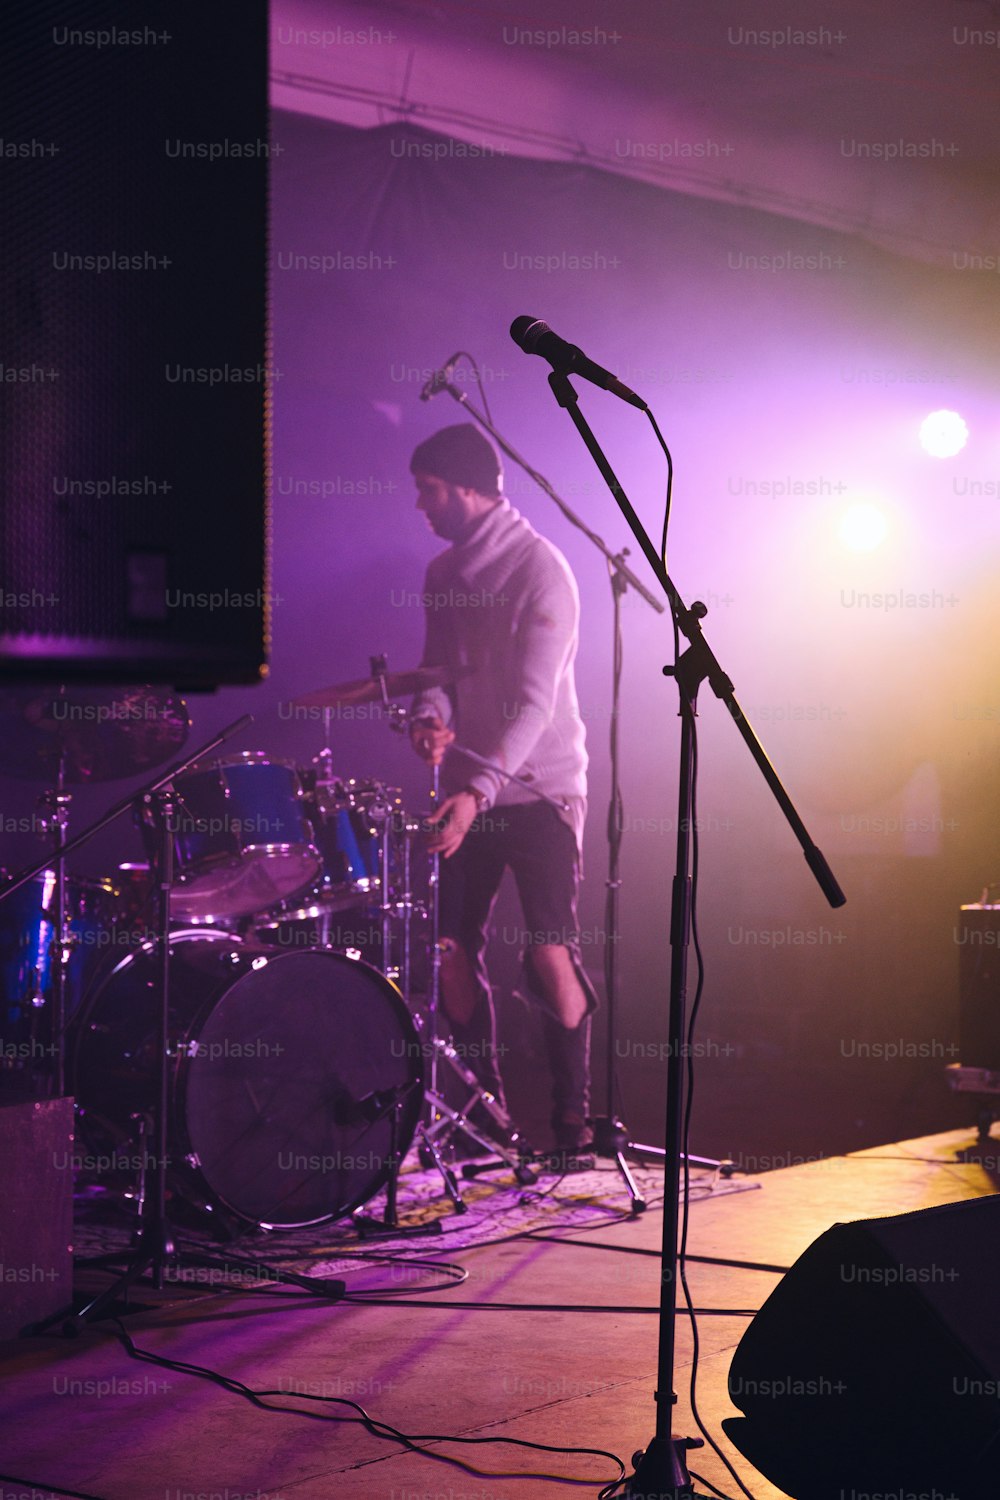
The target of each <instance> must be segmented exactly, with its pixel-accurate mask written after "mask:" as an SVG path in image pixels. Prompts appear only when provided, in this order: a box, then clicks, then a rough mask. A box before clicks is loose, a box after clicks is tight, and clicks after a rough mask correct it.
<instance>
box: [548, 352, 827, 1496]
mask: <svg viewBox="0 0 1000 1500" xmlns="http://www.w3.org/2000/svg"><path fill="white" fill-rule="evenodd" d="M549 385H550V386H551V388H552V393H553V395H554V396H555V398H556V401H557V402H558V404H559V405H560V406H561V407H563V408H564V409H565V410H566V411H567V412H568V413H569V415H570V418H571V420H572V422H573V424H574V426H575V427H576V429H577V432H578V433H579V434H580V437H581V438H582V440H583V442H584V444H585V446H586V448H587V450H588V452H589V453H590V455H591V457H592V458H593V460H594V462H595V464H596V465H597V467H598V469H599V470H600V472H601V475H602V476H603V478H604V480H605V482H606V484H607V485H608V488H609V489H610V491H611V493H612V495H613V496H614V499H615V501H616V502H617V504H618V508H619V510H620V511H621V513H622V515H623V516H624V517H625V520H626V521H627V522H628V525H629V528H630V530H631V532H632V534H633V536H634V537H635V539H636V541H637V542H638V544H639V546H640V547H641V548H642V551H643V555H644V556H645V558H646V560H647V562H648V563H649V565H650V567H651V568H652V569H653V573H654V575H655V577H656V578H657V580H658V581H659V583H660V586H661V587H662V589H663V591H664V593H665V594H666V596H667V599H668V601H669V604H670V609H671V613H672V615H673V618H674V620H675V621H676V623H677V626H678V629H679V630H680V631H681V632H682V633H683V634H684V636H685V637H686V639H687V641H688V646H687V648H686V649H685V650H684V651H683V652H682V653H681V655H680V657H679V658H678V661H677V663H676V665H675V666H674V667H672V668H664V672H665V674H667V675H672V676H673V677H674V679H675V681H676V683H677V689H678V694H679V697H680V712H679V716H680V720H681V745H680V749H681V754H680V775H679V788H678V805H677V862H676V869H675V873H674V881H673V894H672V900H671V915H670V950H671V959H670V1011H669V1023H668V1048H667V1053H668V1061H667V1107H666V1142H665V1156H664V1184H663V1244H662V1251H661V1273H660V1314H659V1344H658V1358H657V1379H656V1390H655V1392H654V1401H655V1404H656V1426H655V1433H654V1436H653V1438H652V1439H651V1440H650V1442H649V1444H648V1446H647V1447H646V1448H645V1450H642V1451H640V1452H639V1453H638V1454H637V1455H636V1457H635V1460H634V1462H635V1472H634V1473H633V1474H632V1475H630V1476H629V1477H628V1478H627V1479H626V1481H625V1486H626V1487H625V1490H624V1491H623V1494H624V1496H626V1497H627V1500H694V1491H693V1490H692V1487H691V1479H690V1476H689V1474H688V1469H687V1450H688V1448H692V1447H700V1446H701V1440H700V1439H698V1438H677V1437H674V1436H673V1431H672V1415H673V1407H674V1405H675V1404H676V1401H677V1397H676V1395H675V1393H674V1388H673V1385H674V1344H675V1324H676V1317H677V1307H676V1300H677V1299H676V1285H677V1269H678V1261H679V1256H678V1230H679V1226H680V1203H679V1196H680V1181H681V1148H682V1146H683V1092H684V1070H683V1067H682V1057H681V1051H682V1046H683V1041H684V1034H685V1009H686V1000H687V954H688V946H689V943H690V936H691V897H692V875H691V868H692V867H691V854H692V840H691V827H692V814H693V809H694V721H695V718H696V715H697V700H698V688H699V686H700V684H701V683H702V682H703V681H705V680H707V681H708V684H709V686H710V687H711V689H712V691H713V692H714V693H715V695H716V697H718V698H720V699H721V700H722V702H723V703H724V704H725V706H726V708H727V709H728V711H729V714H730V716H731V717H732V719H733V722H734V723H735V724H736V727H737V728H738V730H739V732H740V734H741V735H742V736H743V740H744V742H745V744H746V746H747V749H748V750H749V751H750V753H751V755H752V756H753V758H754V760H755V761H756V763H757V766H758V767H759V769H760V772H761V774H762V776H763V777H764V780H765V781H766V782H767V784H768V786H769V787H770V789H771V791H772V793H773V794H774V797H775V800H776V801H777V803H778V806H779V807H780V808H781V810H782V812H783V813H784V815H785V817H786V819H787V821H788V823H789V825H790V827H791V829H792V832H793V833H794V834H795V837H796V838H797V839H798V841H799V844H800V845H801V847H802V851H803V853H804V855H805V859H806V863H807V864H808V866H809V868H810V870H811V871H812V873H813V875H814V877H815V879H816V881H817V883H818V884H819V886H820V889H821V890H822V892H823V894H824V896H825V897H826V899H827V901H828V902H829V904H830V905H831V906H833V907H837V906H842V905H843V904H844V901H845V900H846V897H845V896H844V893H843V891H842V890H841V889H840V886H839V885H838V884H837V881H836V879H835V878H834V876H833V873H832V871H831V870H830V867H829V865H828V864H827V862H826V860H825V858H824V857H823V854H822V853H821V851H820V850H819V849H818V848H817V846H816V845H815V844H814V843H813V841H812V839H811V838H810V836H809V833H808V830H807V829H806V827H805V824H804V823H803V822H802V819H801V818H800V817H799V815H798V812H797V811H796V809H795V807H794V805H793V803H792V801H791V799H790V798H789V796H788V794H787V792H786V791H785V789H784V787H783V786H782V784H781V781H780V780H779V778H778V774H777V772H776V771H775V769H774V767H773V766H772V765H771V763H770V761H769V760H768V758H767V755H766V754H765V752H764V748H763V746H762V745H761V743H760V741H759V740H758V738H757V736H756V734H755V733H754V731H753V729H752V728H751V726H750V724H749V723H748V722H747V719H746V717H745V715H744V713H743V711H742V709H741V708H740V706H739V704H738V703H737V701H736V697H735V694H734V691H733V684H732V683H731V681H730V680H729V678H728V677H727V676H726V674H725V673H724V672H723V670H722V668H721V666H720V665H719V662H718V661H717V659H716V657H715V656H714V654H713V652H712V650H711V648H710V647H709V645H708V642H707V641H706V640H705V637H704V635H703V633H702V629H701V622H702V620H703V619H704V618H705V616H706V615H707V613H708V611H707V609H706V608H705V605H704V604H702V603H701V602H700V601H698V600H696V601H695V603H694V604H693V605H692V606H691V608H690V609H688V608H687V607H686V606H685V604H684V602H683V600H682V599H681V597H680V595H679V594H678V593H677V590H676V589H675V588H674V585H673V583H672V581H671V579H670V577H669V575H668V573H667V571H666V568H665V567H664V565H663V562H662V560H661V558H660V557H659V555H658V553H657V552H656V549H655V548H654V547H653V544H652V542H651V541H650V539H649V537H648V536H647V535H646V532H645V531H644V530H643V527H642V525H641V523H640V521H639V518H638V516H637V515H636V513H635V511H634V510H633V508H632V505H631V503H630V501H629V499H628V496H627V495H626V493H625V491H624V490H623V489H622V487H621V485H620V484H619V482H618V479H617V477H616V476H615V473H614V471H613V469H612V468H611V465H610V464H609V463H608V461H607V459H606V458H605V456H604V453H603V452H602V450H601V448H600V445H599V444H598V442H597V439H596V438H595V437H594V434H593V432H592V431H591V429H590V427H589V425H588V423H587V420H586V418H585V417H584V416H583V414H582V412H581V411H580V409H579V406H578V404H577V393H576V391H575V390H574V388H573V386H572V385H571V384H570V382H569V379H568V375H567V372H566V371H565V370H553V371H552V373H551V375H550V376H549ZM651 420H652V419H651Z"/></svg>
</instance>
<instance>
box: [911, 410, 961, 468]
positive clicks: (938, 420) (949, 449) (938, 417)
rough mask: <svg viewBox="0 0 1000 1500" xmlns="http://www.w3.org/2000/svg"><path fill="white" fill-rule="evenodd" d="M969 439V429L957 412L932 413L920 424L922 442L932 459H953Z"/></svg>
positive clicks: (942, 411)
mask: <svg viewBox="0 0 1000 1500" xmlns="http://www.w3.org/2000/svg"><path fill="white" fill-rule="evenodd" d="M968 439H969V429H968V427H967V426H966V424H965V421H964V419H963V418H962V417H960V416H959V415H958V412H957V411H948V410H946V409H943V410H941V411H932V412H931V414H930V416H928V417H925V418H924V420H923V421H922V422H921V424H920V441H921V443H922V444H923V446H924V448H925V449H926V451H927V452H928V453H929V454H930V455H931V457H932V458H952V457H953V456H954V455H955V454H956V453H960V452H961V451H962V449H963V448H964V447H965V445H966V443H967V442H968Z"/></svg>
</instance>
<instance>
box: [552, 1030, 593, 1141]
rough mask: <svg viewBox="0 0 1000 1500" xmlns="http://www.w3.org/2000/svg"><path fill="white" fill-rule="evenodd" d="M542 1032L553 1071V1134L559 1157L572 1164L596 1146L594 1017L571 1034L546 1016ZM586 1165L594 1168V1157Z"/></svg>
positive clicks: (571, 1031)
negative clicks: (592, 1108)
mask: <svg viewBox="0 0 1000 1500" xmlns="http://www.w3.org/2000/svg"><path fill="white" fill-rule="evenodd" d="M542 1030H543V1033H544V1036H545V1049H546V1051H547V1053H548V1057H549V1067H550V1068H551V1070H552V1130H553V1133H554V1134H555V1138H556V1146H557V1148H558V1153H559V1155H560V1156H561V1157H565V1159H566V1160H567V1162H568V1161H570V1160H571V1159H572V1158H573V1157H578V1156H580V1154H581V1153H586V1152H588V1151H589V1148H590V1147H591V1146H592V1145H593V1142H594V1133H593V1131H592V1130H591V1128H590V1123H589V1115H590V1016H589V1015H587V1016H584V1018H583V1020H582V1021H581V1022H580V1023H579V1025H577V1026H574V1027H573V1029H572V1030H570V1029H569V1028H567V1027H566V1026H562V1025H560V1023H559V1022H558V1021H557V1020H555V1018H554V1017H553V1016H550V1015H548V1014H545V1015H544V1016H543V1020H542ZM580 1165H584V1162H583V1161H581V1162H580ZM586 1165H587V1166H593V1158H592V1157H590V1158H589V1159H587V1160H586ZM567 1170H572V1167H567Z"/></svg>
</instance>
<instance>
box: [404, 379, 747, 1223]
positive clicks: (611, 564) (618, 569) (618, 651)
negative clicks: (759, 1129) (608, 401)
mask: <svg viewBox="0 0 1000 1500" xmlns="http://www.w3.org/2000/svg"><path fill="white" fill-rule="evenodd" d="M437 390H445V391H447V392H448V394H449V396H451V398H452V399H453V400H454V401H457V402H458V404H459V406H462V407H464V408H465V410H466V411H467V412H468V413H469V415H470V416H471V417H473V418H474V419H475V420H476V421H477V422H478V423H479V425H480V427H482V428H484V429H485V431H486V432H488V433H489V435H490V437H491V438H492V439H493V441H494V442H495V443H496V444H497V446H498V447H500V448H502V450H503V451H504V453H506V454H507V456H508V457H509V458H512V459H513V460H514V462H515V463H516V464H517V466H518V467H519V468H520V469H523V470H524V472H525V473H526V474H527V475H528V477H529V478H530V479H533V480H534V482H535V483H536V484H537V485H538V486H539V488H540V489H542V490H544V492H545V494H546V495H548V497H549V499H550V500H552V501H554V502H555V504H556V505H557V506H558V507H559V509H560V510H561V511H562V513H563V515H564V516H565V517H566V519H567V521H569V523H570V525H571V526H575V527H576V529H577V531H582V532H583V534H584V536H585V537H586V538H587V540H588V541H589V542H590V543H591V544H592V545H593V546H594V547H596V548H597V550H598V552H600V553H601V555H602V557H603V558H604V560H605V562H606V563H607V566H608V577H609V579H610V583H611V597H612V604H613V619H612V662H613V667H612V693H611V732H610V743H611V794H610V800H609V804H608V825H607V842H608V879H607V902H606V906H605V924H604V925H605V934H604V942H605V959H604V987H605V996H606V999H607V1013H608V1024H607V1055H606V1059H605V1064H606V1066H605V1092H604V1108H605V1112H604V1114H603V1115H592V1116H591V1118H590V1124H591V1126H592V1127H593V1131H594V1145H593V1150H594V1152H595V1153H596V1154H597V1155H598V1156H602V1157H605V1158H607V1160H609V1161H612V1162H614V1164H615V1166H616V1167H617V1169H618V1172H619V1175H620V1176H621V1179H622V1181H623V1183H624V1184H625V1189H626V1191H627V1193H628V1196H629V1204H630V1209H631V1213H632V1216H633V1217H635V1216H636V1215H637V1214H641V1213H644V1212H645V1209H646V1200H645V1198H644V1197H643V1196H642V1193H641V1192H640V1190H639V1187H638V1185H637V1183H636V1181H635V1178H634V1177H633V1176H632V1172H631V1169H630V1167H629V1164H628V1161H627V1160H626V1157H625V1153H626V1151H629V1152H633V1153H635V1154H636V1155H638V1156H644V1157H653V1158H655V1159H656V1160H657V1161H660V1162H662V1161H663V1159H664V1155H665V1152H664V1148H663V1147H662V1146H651V1145H647V1144H646V1143H645V1142H642V1141H633V1140H632V1139H631V1138H630V1131H629V1129H628V1126H627V1125H625V1124H624V1123H623V1122H622V1120H621V1119H620V1118H619V1117H618V1113H617V1110H616V1108H615V1095H616V1093H617V1074H616V1070H615V1049H616V1046H617V1040H618V1038H617V1025H618V941H619V936H620V934H619V931H618V922H619V906H620V897H621V874H620V857H621V844H622V831H623V830H622V826H621V812H622V799H621V786H620V782H619V757H618V724H619V716H620V693H621V673H622V656H623V648H622V621H621V601H622V597H623V595H624V594H625V593H626V591H627V590H628V589H629V588H631V589H632V591H633V592H634V593H636V594H638V595H639V597H640V598H641V599H643V600H645V602H646V603H647V604H648V605H649V606H650V608H651V609H653V610H655V611H656V613H657V614H663V613H664V612H665V606H664V605H663V604H661V603H660V601H659V599H657V598H656V596H655V595H654V594H652V593H650V591H649V589H647V588H646V586H645V584H644V583H642V581H641V580H640V579H639V578H637V577H636V575H635V573H634V572H633V571H632V569H631V568H630V567H629V566H628V564H627V562H626V560H625V559H626V558H627V557H628V555H629V554H628V548H627V547H626V548H624V549H623V550H622V551H621V552H619V553H614V552H612V551H611V548H610V547H609V546H608V544H607V543H606V542H605V541H604V539H603V537H600V536H598V534H597V532H596V531H594V530H592V529H591V527H589V526H588V525H587V524H586V522H585V521H584V520H582V518H581V517H580V516H578V515H577V514H576V512H575V511H574V510H573V509H572V508H571V507H570V506H569V505H567V503H566V501H565V500H563V498H562V496H561V495H559V494H557V493H556V491H555V489H554V488H553V487H552V485H551V484H550V483H549V481H548V480H547V479H546V478H545V475H544V474H539V473H538V471H537V470H536V469H533V468H532V467H531V465H530V464H529V463H528V461H527V459H525V458H523V457H522V455H521V454H520V453H518V451H517V449H516V448H514V447H512V446H511V444H510V443H508V442H507V441H506V439H505V438H503V437H502V436H501V435H500V433H499V432H498V431H497V430H496V428H495V427H494V426H493V424H492V422H490V421H488V420H487V418H486V417H484V416H483V414H482V413H481V412H479V411H477V410H476V408H475V407H474V406H473V404H472V402H471V401H470V400H469V397H468V395H467V393H466V392H465V391H460V390H459V389H458V388H457V386H454V385H452V383H451V382H450V381H449V380H447V379H442V380H441V381H440V382H439V384H438V386H437ZM569 390H570V391H571V392H572V390H573V388H572V386H569ZM431 394H436V391H434V392H431ZM574 396H575V393H574ZM591 451H592V452H593V449H592V450H591ZM609 472H610V471H609ZM605 477H607V476H605ZM616 482H617V481H616ZM633 529H634V528H633ZM588 1149H589V1148H588ZM687 1160H688V1163H689V1165H691V1166H694V1167H700V1168H705V1169H706V1170H709V1171H713V1172H717V1171H721V1172H722V1173H723V1174H724V1175H726V1176H728V1175H729V1173H730V1172H731V1171H732V1170H733V1166H732V1163H731V1162H729V1161H717V1160H716V1159H715V1158H714V1157H708V1156H691V1157H688V1158H687Z"/></svg>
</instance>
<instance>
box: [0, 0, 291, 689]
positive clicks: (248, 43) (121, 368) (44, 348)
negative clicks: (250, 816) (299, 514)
mask: <svg viewBox="0 0 1000 1500" xmlns="http://www.w3.org/2000/svg"><path fill="white" fill-rule="evenodd" d="M275 149H277V143H273V142H271V141H270V140H269V135H268V120H267V5H266V3H264V0H246V3H245V4H242V5H240V6H239V7H237V8H234V7H232V6H227V5H198V4H194V3H190V0H188V3H184V0H180V3H177V0H172V3H169V4H168V3H164V0H150V3H148V4H146V5H144V6H143V7H142V10H141V14H140V13H139V12H135V13H134V14H133V12H132V11H131V10H130V9H129V8H125V9H124V10H123V8H122V6H121V5H120V4H115V3H111V0H105V3H99V0H65V3H62V4H54V3H52V0H13V3H10V4H8V5H7V6H5V7H4V12H3V17H2V19H0V150H2V152H3V156H4V163H3V164H4V171H5V177H6V181H7V190H6V192H5V195H4V214H3V225H2V228H0V246H2V256H3V264H4V277H3V289H2V292H0V385H2V387H3V393H4V400H3V411H4V414H3V417H2V419H0V476H2V484H3V503H2V510H0V575H2V581H0V605H2V617H0V679H6V680H8V681H10V680H16V679H31V680H46V681H51V680H59V681H72V680H92V681H126V682H133V681H145V682H178V683H184V684H188V685H191V686H206V687H207V686H212V685H215V684H219V683H245V682H254V681H257V680H258V679H259V678H260V677H261V676H262V675H263V674H264V672H265V670H266V667H265V663H266V658H267V644H268V611H269V602H270V600H269V588H270V581H269V577H268V568H267V510H266V489H265V475H266V470H267V412H268V409H269V399H268V393H269V390H270V385H271V382H272V380H273V379H274V378H275V372H274V371H273V370H272V369H271V368H270V365H269V353H268V338H267V317H266V254H267V241H266V208H267V178H268V164H269V160H270V157H271V155H272V153H273V151H274V150H275Z"/></svg>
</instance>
